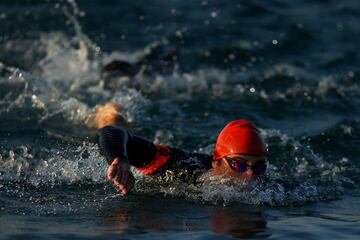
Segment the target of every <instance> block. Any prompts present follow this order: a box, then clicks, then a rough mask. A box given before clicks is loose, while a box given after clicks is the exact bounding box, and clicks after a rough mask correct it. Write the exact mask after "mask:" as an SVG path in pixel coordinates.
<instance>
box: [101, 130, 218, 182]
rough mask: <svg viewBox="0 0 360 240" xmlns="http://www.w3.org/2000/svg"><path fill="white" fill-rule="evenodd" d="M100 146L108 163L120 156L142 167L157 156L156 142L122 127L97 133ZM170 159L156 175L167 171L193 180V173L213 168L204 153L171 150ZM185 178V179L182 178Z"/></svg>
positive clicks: (210, 159) (209, 159) (135, 165)
mask: <svg viewBox="0 0 360 240" xmlns="http://www.w3.org/2000/svg"><path fill="white" fill-rule="evenodd" d="M97 137H98V143H99V147H100V150H101V153H102V154H103V155H105V157H106V160H107V162H108V164H111V162H112V161H113V160H114V159H115V158H117V157H119V158H120V159H122V160H128V161H129V163H130V165H132V166H134V167H136V168H141V167H144V166H146V165H148V164H149V163H150V162H151V161H152V160H153V158H154V157H155V155H156V153H157V148H156V146H155V144H154V143H152V142H150V141H148V140H146V139H143V138H141V137H138V136H135V135H132V134H131V133H129V132H128V131H126V130H125V129H123V128H120V127H114V126H106V127H103V128H101V129H99V130H98V133H97ZM169 149H170V150H171V151H170V152H171V157H170V158H169V160H168V161H167V162H166V163H165V164H164V165H163V166H161V167H160V168H159V169H158V170H157V171H156V173H155V174H156V175H159V174H160V175H161V174H163V173H164V172H165V171H166V170H171V171H174V172H177V173H178V174H177V175H179V176H178V177H180V178H182V179H183V180H189V179H190V181H191V180H193V177H192V176H194V175H197V174H194V173H197V172H204V171H206V170H208V169H210V168H211V162H212V156H211V155H207V154H201V153H189V152H185V151H183V150H181V149H178V148H173V147H169ZM181 175H182V176H181Z"/></svg>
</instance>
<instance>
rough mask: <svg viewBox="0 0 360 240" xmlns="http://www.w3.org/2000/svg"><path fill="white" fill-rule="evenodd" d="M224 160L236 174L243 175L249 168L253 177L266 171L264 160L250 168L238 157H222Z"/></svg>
mask: <svg viewBox="0 0 360 240" xmlns="http://www.w3.org/2000/svg"><path fill="white" fill-rule="evenodd" d="M224 158H225V160H226V161H227V162H228V164H229V166H230V167H231V169H232V170H234V171H236V172H240V173H243V172H246V171H247V170H248V169H249V168H250V169H251V170H252V171H253V173H254V174H255V175H263V174H264V173H265V171H266V167H267V164H266V161H265V160H260V161H257V162H256V163H255V164H254V165H252V166H250V165H249V164H248V163H247V161H246V160H245V159H242V158H239V157H237V158H230V157H224Z"/></svg>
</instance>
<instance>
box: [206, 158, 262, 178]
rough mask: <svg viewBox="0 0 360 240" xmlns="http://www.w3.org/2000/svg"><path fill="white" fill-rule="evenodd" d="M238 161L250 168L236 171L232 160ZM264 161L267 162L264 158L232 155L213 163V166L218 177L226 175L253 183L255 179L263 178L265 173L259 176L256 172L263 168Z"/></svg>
mask: <svg viewBox="0 0 360 240" xmlns="http://www.w3.org/2000/svg"><path fill="white" fill-rule="evenodd" d="M237 159H238V160H241V161H242V164H244V162H245V163H246V164H247V166H248V167H247V168H245V169H246V170H245V171H236V170H235V168H234V166H232V165H231V164H233V162H232V160H237ZM264 161H266V158H264V157H259V156H249V155H243V154H231V155H228V156H226V157H224V158H222V159H221V160H218V161H213V163H212V166H213V170H214V174H216V175H222V174H225V175H227V176H229V177H232V178H236V179H243V180H246V181H251V180H254V179H258V178H259V177H262V176H263V175H264V174H265V171H263V172H264V173H263V174H258V173H257V172H256V170H258V169H259V167H260V168H262V167H263V164H264ZM246 164H245V166H246ZM255 167H256V169H255ZM254 171H255V173H254ZM260 172H261V171H260Z"/></svg>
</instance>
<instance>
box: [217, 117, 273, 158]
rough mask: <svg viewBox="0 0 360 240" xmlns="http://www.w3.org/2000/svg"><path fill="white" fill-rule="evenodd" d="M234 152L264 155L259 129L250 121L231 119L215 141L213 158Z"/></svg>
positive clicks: (263, 145) (264, 147) (264, 149)
mask: <svg viewBox="0 0 360 240" xmlns="http://www.w3.org/2000/svg"><path fill="white" fill-rule="evenodd" d="M235 153H239V154H246V155H254V156H266V146H265V144H264V142H263V140H262V139H261V137H260V134H259V130H258V129H257V128H256V126H255V125H254V124H253V123H252V122H251V121H248V120H236V121H232V122H230V123H228V124H227V125H226V126H225V127H224V129H223V130H222V131H221V132H220V134H219V136H218V138H217V141H216V146H215V151H214V160H218V159H220V158H223V157H225V156H227V155H229V154H235Z"/></svg>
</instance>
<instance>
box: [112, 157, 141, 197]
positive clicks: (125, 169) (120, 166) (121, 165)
mask: <svg viewBox="0 0 360 240" xmlns="http://www.w3.org/2000/svg"><path fill="white" fill-rule="evenodd" d="M107 177H108V179H109V180H113V181H114V184H115V186H116V187H118V188H119V189H120V190H121V192H122V193H123V194H127V193H128V192H129V191H130V190H131V189H132V188H133V187H134V183H135V178H134V175H133V174H132V172H131V171H130V165H129V163H128V162H127V161H121V160H120V158H115V159H114V161H113V162H112V163H111V165H110V166H109V168H108V171H107Z"/></svg>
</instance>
